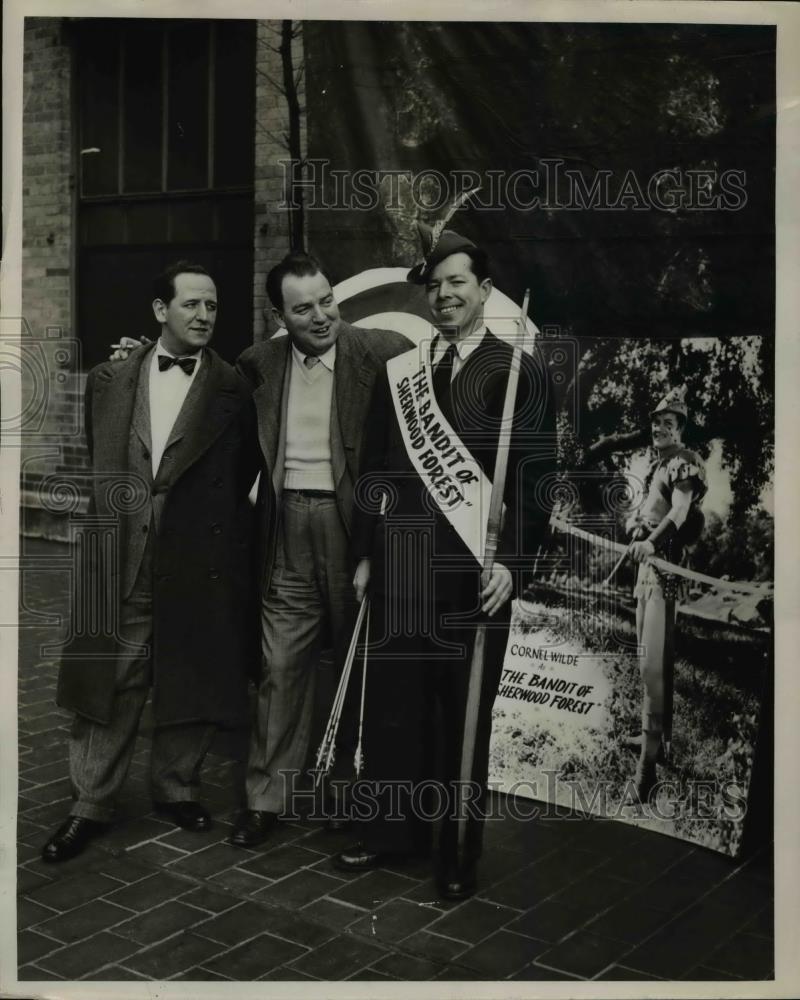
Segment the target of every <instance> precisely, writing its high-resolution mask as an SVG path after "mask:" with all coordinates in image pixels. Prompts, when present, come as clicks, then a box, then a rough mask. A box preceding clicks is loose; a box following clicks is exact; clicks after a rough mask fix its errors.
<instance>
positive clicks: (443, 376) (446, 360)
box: [433, 344, 456, 406]
mask: <svg viewBox="0 0 800 1000" xmlns="http://www.w3.org/2000/svg"><path fill="white" fill-rule="evenodd" d="M455 356H456V345H455V344H451V345H450V346H449V347H448V348H447V350H446V351H445V352H444V357H443V358H442V360H441V361H440V362H439V364H438V365H437V366H436V370H435V371H434V373H433V394H434V396H436V401H437V402H438V404H439V406H444V405H445V400H446V399H447V397H448V394H449V392H450V381H451V379H452V376H453V360H454V358H455Z"/></svg>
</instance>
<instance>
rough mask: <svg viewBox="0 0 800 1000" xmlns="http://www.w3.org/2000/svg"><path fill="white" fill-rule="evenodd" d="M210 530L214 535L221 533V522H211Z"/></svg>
mask: <svg viewBox="0 0 800 1000" xmlns="http://www.w3.org/2000/svg"><path fill="white" fill-rule="evenodd" d="M211 531H212V532H213V533H214V534H215V535H221V534H222V525H221V524H212V525H211Z"/></svg>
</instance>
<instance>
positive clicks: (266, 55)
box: [253, 21, 306, 341]
mask: <svg viewBox="0 0 800 1000" xmlns="http://www.w3.org/2000/svg"><path fill="white" fill-rule="evenodd" d="M280 33H281V22H280V21H259V22H258V30H257V35H256V121H255V128H256V141H255V155H256V162H255V253H254V266H253V272H254V273H253V314H254V315H253V328H254V330H255V339H256V341H258V340H261V339H263V338H264V336H267V335H269V333H271V332H273V331H274V329H275V327H274V324H272V323H271V321H270V322H269V323H267V322H266V321H265V319H264V310H265V308H266V309H268V308H269V300H268V298H267V295H266V292H265V291H264V280H265V278H266V276H267V272H268V271H269V269H270V268H271V267H272V266H273V265H274V264H277V263H278V261H279V260H280V259H281V258H282V257H283V256H284V255H285V254H286V253H287V252H288V250H289V220H288V215H287V212H286V209H285V208H281V207H280V206H281V202H282V201H283V198H284V168H283V167H282V166H281V164H280V161H281V160H285V159H287V158H288V156H289V153H288V150H287V148H286V145H285V144H284V141H283V135H284V133H285V132H286V129H287V117H288V116H287V107H286V99H285V97H284V95H283V93H282V92H281V90H280V86H281V85H282V81H283V67H282V64H281V57H280V54H279V53H278V52H277V51H276V49H277V48H278V46H279V45H280V40H281V34H280ZM303 59H304V53H303V36H302V33H301V34H300V35H299V36H298V37H297V38H295V40H294V43H293V47H292V62H293V64H294V66H295V69H296V70H297V69H299V67H300V66H301V65H302V62H303ZM298 90H299V97H300V105H301V108H302V107H303V105H304V104H305V90H304V87H303V80H302V79H301V81H300V84H299V87H298ZM305 122H306V118H305V114H303V116H302V135H301V142H302V147H303V155H305V154H306V129H305Z"/></svg>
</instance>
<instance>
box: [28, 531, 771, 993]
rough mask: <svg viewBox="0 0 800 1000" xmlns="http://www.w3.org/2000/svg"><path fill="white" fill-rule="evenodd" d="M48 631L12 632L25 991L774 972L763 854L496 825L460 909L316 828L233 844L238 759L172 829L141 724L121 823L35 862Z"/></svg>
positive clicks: (52, 778)
mask: <svg viewBox="0 0 800 1000" xmlns="http://www.w3.org/2000/svg"><path fill="white" fill-rule="evenodd" d="M33 551H36V552H46V551H47V546H45V545H44V544H43V543H39V544H38V547H37V546H36V545H35V546H34V547H33ZM50 576H51V577H52V579H50V580H48V573H47V572H46V571H45V572H40V573H39V574H37V577H36V579H37V582H36V583H35V584H29V585H27V587H26V592H25V593H24V594H23V598H24V599H25V601H26V605H27V607H28V608H29V609H35V610H36V611H39V612H41V611H46V612H48V613H51V614H52V613H54V612H55V613H58V612H59V610H61V609H63V595H61V593H60V589H59V587H60V584H59V585H56V582H55V577H56V576H57V574H50ZM62 579H63V577H62ZM31 588H33V589H32V592H31ZM45 636H47V638H48V639H52V634H48V633H46V632H45V631H44V629H42V628H36V627H33V628H30V629H25V630H23V631H21V633H20V649H21V664H20V679H19V708H20V712H19V715H20V723H19V748H20V756H19V765H20V788H19V793H20V794H19V820H18V839H19V847H18V850H19V854H18V892H19V899H18V911H17V918H18V946H19V959H18V962H19V978H20V980H26V981H30V980H61V979H64V980H76V979H87V980H136V979H155V980H168V979H173V980H206V981H216V980H240V981H251V980H276V979H283V980H298V981H300V980H345V979H354V980H356V979H358V980H376V981H377V980H392V979H394V980H398V979H399V980H423V979H424V980H499V979H509V980H542V981H545V980H554V981H555V980H569V979H573V980H588V979H596V980H631V979H639V980H657V979H666V980H677V979H681V980H736V979H739V980H745V979H767V978H771V977H772V968H773V921H772V871H773V868H772V854H771V851H770V850H769V848H766V847H762V848H761V849H760V850H758V851H757V852H756V853H754V854H753V855H752V856H750V857H749V858H748V859H746V860H744V861H738V862H737V861H733V860H730V859H728V858H724V857H722V856H720V855H716V854H714V853H712V852H709V851H705V850H703V849H700V848H694V847H692V846H690V845H688V844H684V843H682V842H679V841H676V840H672V839H670V838H667V837H662V836H660V835H658V834H653V833H649V832H647V831H642V830H637V829H636V828H634V827H631V826H627V825H625V824H621V823H613V822H611V821H605V820H598V819H592V820H586V819H583V820H570V819H569V818H568V815H567V814H563V815H561V816H559V817H556V818H539V819H535V820H529V821H525V822H519V821H513V820H511V819H508V818H506V819H497V820H492V821H490V822H489V823H488V824H487V834H486V854H485V858H484V860H483V863H482V867H481V886H480V890H479V894H478V895H477V896H476V897H475V898H473V899H471V900H468V901H466V902H463V903H460V904H453V903H449V902H447V901H444V900H441V899H439V898H438V896H437V892H436V888H435V885H434V884H433V882H432V881H431V879H430V877H429V870H428V866H427V865H426V864H422V863H420V862H414V863H409V864H407V865H404V866H401V865H398V866H397V867H396V868H394V869H392V870H382V871H375V872H369V873H366V874H363V875H360V876H355V877H354V876H348V875H344V874H342V873H340V872H337V871H336V870H335V869H334V868H333V866H332V864H331V856H332V855H333V854H334V853H336V852H337V851H338V850H339V849H340V848H341V847H343V846H344V845H345V844H347V843H348V842H349V841H350V836H349V835H348V834H346V833H336V834H332V833H329V832H328V831H326V830H324V829H323V828H322V827H321V825H320V824H319V822H315V821H312V820H311V819H304V820H300V821H298V822H286V823H283V824H282V825H281V826H280V828H279V830H278V831H277V833H276V835H275V836H274V838H273V839H272V840H270V841H269V842H267V843H266V844H265V845H263V847H262V848H261V849H259V850H254V851H242V850H237V849H236V848H233V847H230V846H228V845H227V844H226V843H225V839H226V837H227V835H228V833H229V830H230V824H231V822H232V819H233V816H234V814H235V811H236V808H237V801H236V794H235V791H234V789H235V788H236V787H237V785H238V778H239V771H238V768H239V767H240V764H238V763H237V761H236V760H232V759H231V747H228V748H227V749H226V748H225V747H217V748H215V749H217V750H218V751H219V752H216V753H214V754H212V755H210V756H209V758H208V762H207V764H206V767H205V770H204V792H205V800H206V802H207V803H208V805H209V807H210V808H211V809H212V811H213V813H214V815H215V819H216V823H215V826H214V828H213V829H212V830H211V831H209V832H207V833H202V834H191V833H187V832H185V831H182V830H178V829H176V828H175V827H173V826H172V825H171V824H169V823H168V822H166V821H164V820H162V819H159V818H157V817H156V816H155V815H154V814H153V813H152V811H151V805H150V802H149V799H148V796H147V790H146V784H145V781H146V765H147V739H146V735H147V734H146V732H144V733H143V734H142V738H141V739H140V743H139V745H138V747H137V753H136V758H135V762H134V766H133V768H132V772H131V775H130V776H129V780H128V784H127V786H126V790H125V795H124V798H123V801H122V802H121V803H120V811H121V814H122V818H121V822H120V823H119V825H117V826H116V827H115V828H114V829H113V830H112V831H111V832H109V833H108V834H107V835H106V836H105V837H103V838H101V839H100V840H98V841H96V842H94V843H93V844H92V845H91V846H90V847H89V849H88V850H87V851H86V852H85V854H84V855H82V856H81V857H79V858H76V859H74V860H73V861H70V862H67V863H66V864H64V865H61V866H58V867H51V866H47V865H44V864H43V863H42V862H41V861H40V860H39V849H40V848H41V845H42V844H43V842H44V841H45V840H46V839H47V837H48V835H49V834H50V832H51V831H52V829H53V828H54V827H55V826H56V825H57V824H58V823H59V822H60V821H61V820H62V819H63V817H64V816H65V815H66V813H67V812H68V809H69V783H68V780H67V763H66V739H67V735H68V731H69V718H68V717H67V715H65V714H64V713H62V712H60V711H59V710H58V709H57V708H56V707H55V703H54V686H55V679H56V672H57V668H56V664H55V662H54V661H53V660H52V659H41V658H40V656H39V644H40V643H41V642H42V641H43V638H44V637H45ZM497 811H501V810H497Z"/></svg>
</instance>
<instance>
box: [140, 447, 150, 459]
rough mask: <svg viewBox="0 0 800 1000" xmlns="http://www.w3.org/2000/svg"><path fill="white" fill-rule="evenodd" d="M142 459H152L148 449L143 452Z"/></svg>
mask: <svg viewBox="0 0 800 1000" xmlns="http://www.w3.org/2000/svg"><path fill="white" fill-rule="evenodd" d="M142 458H143V459H145V460H147V459H148V458H150V452H149V451H148V450H147V448H144V449H143V450H142Z"/></svg>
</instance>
